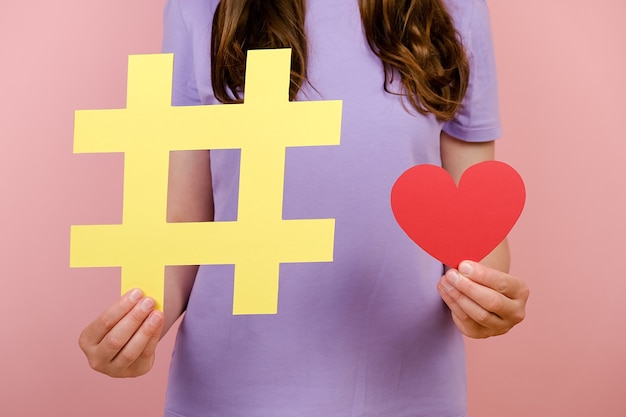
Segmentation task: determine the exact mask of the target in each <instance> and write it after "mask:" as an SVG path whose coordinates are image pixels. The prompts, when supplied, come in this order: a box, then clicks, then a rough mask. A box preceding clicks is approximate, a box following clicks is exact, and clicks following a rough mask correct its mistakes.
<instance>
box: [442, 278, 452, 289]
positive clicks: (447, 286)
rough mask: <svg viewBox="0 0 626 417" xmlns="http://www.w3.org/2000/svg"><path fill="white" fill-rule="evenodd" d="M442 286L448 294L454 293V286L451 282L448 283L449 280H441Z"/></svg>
mask: <svg viewBox="0 0 626 417" xmlns="http://www.w3.org/2000/svg"><path fill="white" fill-rule="evenodd" d="M441 286H442V287H443V289H444V290H445V291H446V292H450V291H452V290H453V289H454V287H453V286H452V285H450V282H449V281H448V279H447V278H446V279H442V280H441Z"/></svg>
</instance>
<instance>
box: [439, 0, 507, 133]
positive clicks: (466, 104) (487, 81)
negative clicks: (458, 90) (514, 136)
mask: <svg viewBox="0 0 626 417" xmlns="http://www.w3.org/2000/svg"><path fill="white" fill-rule="evenodd" d="M470 3H472V4H473V7H472V8H471V9H470V10H468V11H467V15H465V16H459V17H460V19H455V22H456V23H457V30H458V31H459V33H460V35H461V41H462V42H463V45H464V47H465V50H466V52H467V55H468V59H469V63H470V78H469V86H468V89H467V93H466V94H465V98H464V99H463V104H462V106H461V108H460V110H459V111H458V112H457V114H456V115H455V117H454V119H452V120H450V121H448V122H446V123H445V124H444V126H443V131H444V132H446V133H448V134H449V135H451V136H453V137H455V138H457V139H461V140H464V141H468V142H485V141H490V140H493V139H497V138H498V137H500V135H501V134H502V127H501V123H500V112H499V108H498V87H497V77H496V64H495V57H494V49H493V40H492V36H491V26H490V22H489V10H488V7H487V3H486V2H485V0H475V1H472V2H470ZM453 17H454V13H453ZM459 23H460V24H459Z"/></svg>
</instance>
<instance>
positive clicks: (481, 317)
mask: <svg viewBox="0 0 626 417" xmlns="http://www.w3.org/2000/svg"><path fill="white" fill-rule="evenodd" d="M437 289H438V290H439V293H440V294H441V298H443V301H445V303H446V304H447V305H448V307H450V311H452V318H453V320H454V322H455V323H456V325H457V327H458V328H459V330H461V332H462V333H463V334H464V335H466V336H468V337H472V338H475V339H481V338H486V337H490V336H497V335H501V334H504V333H506V332H508V331H509V330H511V328H513V326H515V325H516V324H518V323H520V322H521V321H522V320H523V319H524V316H525V314H526V301H527V300H528V295H529V290H528V287H527V286H526V284H525V283H524V282H523V281H522V280H521V279H519V278H517V277H515V276H513V275H510V274H507V273H506V272H502V271H498V270H496V269H492V268H489V267H487V266H485V265H481V264H479V263H477V262H471V261H463V262H461V264H460V265H459V269H458V270H456V269H450V270H448V271H447V272H446V273H445V275H444V276H442V277H441V280H440V281H439V284H438V285H437Z"/></svg>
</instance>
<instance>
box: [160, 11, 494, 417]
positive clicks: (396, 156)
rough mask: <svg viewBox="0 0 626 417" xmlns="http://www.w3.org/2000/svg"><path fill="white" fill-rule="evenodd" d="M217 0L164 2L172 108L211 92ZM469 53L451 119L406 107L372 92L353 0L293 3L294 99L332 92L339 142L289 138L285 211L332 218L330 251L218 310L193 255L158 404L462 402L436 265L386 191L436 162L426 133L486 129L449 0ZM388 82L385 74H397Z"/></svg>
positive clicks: (376, 69)
mask: <svg viewBox="0 0 626 417" xmlns="http://www.w3.org/2000/svg"><path fill="white" fill-rule="evenodd" d="M216 4H217V0H170V1H169V2H168V4H167V6H166V10H165V40H164V48H163V49H164V51H165V52H174V53H175V64H174V65H175V67H174V97H173V103H174V104H175V105H195V104H215V103H216V100H215V98H214V96H213V93H212V89H211V76H210V63H209V48H210V36H211V22H212V17H213V11H214V10H215V7H216ZM448 5H449V9H450V12H451V13H452V15H453V17H454V19H455V23H456V25H457V29H458V31H459V32H460V34H461V36H462V40H463V42H464V44H465V46H466V48H467V50H468V53H469V56H470V62H471V65H472V67H471V68H472V75H471V80H470V88H469V91H468V93H467V96H466V98H465V105H464V107H463V109H462V110H461V111H460V112H459V113H458V115H457V117H456V118H455V120H454V121H452V122H448V123H446V124H442V123H441V122H439V121H437V120H436V119H435V118H434V117H431V116H423V115H419V114H417V113H416V112H414V111H413V112H411V113H409V112H407V111H406V110H405V108H404V107H403V105H402V102H401V100H400V99H399V98H398V97H397V96H395V95H392V94H389V93H386V92H385V91H384V89H383V77H384V75H383V68H382V64H381V62H380V61H379V59H378V58H376V56H375V55H374V54H373V53H372V52H371V50H370V48H369V46H368V44H367V41H366V39H365V37H364V35H363V29H362V25H361V18H360V14H359V9H358V2H357V0H351V1H338V0H308V1H307V17H306V30H307V34H308V38H309V48H310V49H309V51H310V54H309V67H308V71H309V72H308V73H309V81H310V84H311V86H312V87H311V86H309V85H306V86H305V87H304V88H303V90H302V91H301V93H300V94H299V99H300V100H343V120H342V133H341V145H339V146H320V147H306V148H289V149H288V150H287V159H286V167H285V192H284V207H283V210H284V216H283V217H284V218H285V219H324V218H334V219H336V223H335V224H336V226H335V250H334V261H333V262H326V263H301V264H283V265H281V267H280V291H279V305H278V314H277V315H260V316H250V315H242V316H233V315H232V300H233V271H234V267H233V266H230V265H208V266H202V267H201V268H200V270H199V273H198V276H197V278H196V281H195V284H194V287H193V291H192V293H191V297H190V300H189V306H188V308H187V312H186V314H185V317H184V320H183V322H182V324H181V327H180V330H179V333H178V336H177V340H176V346H175V349H174V353H173V357H172V365H171V371H170V379H169V386H168V391H167V400H166V411H165V415H166V416H168V417H175V416H177V417H179V416H184V417H212V416H219V417H296V416H297V417H348V416H350V417H364V416H368V417H377V416H380V417H391V416H393V417H405V416H437V417H440V416H441V417H443V416H446V417H459V416H465V415H466V388H465V360H464V350H463V340H462V337H461V335H460V333H459V332H458V330H457V329H456V328H455V326H454V324H453V322H452V320H451V317H450V311H449V310H448V308H447V307H446V306H445V304H444V303H443V301H442V300H441V298H440V296H439V295H438V293H437V289H436V284H437V281H438V280H439V278H440V276H441V273H442V265H441V264H440V263H439V262H437V261H436V260H434V259H432V258H431V257H430V256H428V255H427V254H425V253H424V252H422V251H421V250H420V249H419V248H418V247H417V246H416V245H415V244H414V243H413V242H412V241H411V240H410V239H409V238H408V237H407V236H406V235H405V234H404V232H403V231H402V230H401V229H400V228H399V226H398V225H397V224H396V223H395V220H394V218H393V214H392V212H391V207H390V203H389V194H390V190H391V187H392V185H393V183H394V181H395V180H396V178H397V177H398V176H399V175H400V174H401V173H402V172H403V171H404V170H406V169H408V168H409V167H411V166H413V165H416V164H424V163H428V164H435V165H440V164H441V160H440V152H439V138H440V133H441V130H442V129H443V130H445V131H446V132H448V133H449V134H451V135H452V136H455V137H457V138H459V139H462V140H466V141H487V140H492V139H495V138H496V137H498V136H499V134H500V123H499V116H498V109H497V91H496V82H495V68H494V60H493V48H492V42H491V34H490V29H489V16H488V10H487V6H486V4H485V1H484V0H449V1H448ZM396 87H397V86H396ZM239 155H240V154H239V151H237V150H220V151H211V165H212V166H211V168H212V175H213V190H214V199H215V220H216V221H223V220H233V219H235V218H236V211H237V190H238V178H239V175H238V170H239Z"/></svg>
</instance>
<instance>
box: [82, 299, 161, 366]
mask: <svg viewBox="0 0 626 417" xmlns="http://www.w3.org/2000/svg"><path fill="white" fill-rule="evenodd" d="M154 306H155V304H154V300H153V299H151V298H149V297H144V296H143V294H142V292H141V290H139V289H134V290H131V291H129V292H127V293H126V294H124V295H123V296H122V297H121V298H120V299H119V300H118V301H117V302H116V303H115V304H113V305H112V306H111V307H109V308H108V309H107V310H106V311H104V312H103V313H102V314H101V315H100V316H99V317H98V318H96V319H95V320H94V321H93V322H91V324H89V325H88V326H87V327H86V328H85V329H84V330H83V331H82V333H81V334H80V337H79V339H78V345H79V346H80V348H81V349H82V350H83V352H84V353H85V356H87V360H88V361H89V366H91V368H93V369H94V370H96V371H98V372H102V373H103V374H106V375H109V376H112V377H116V378H125V377H135V376H140V375H143V374H145V373H147V372H148V371H149V370H150V369H151V368H152V365H153V363H154V357H155V350H156V346H157V343H158V342H159V339H160V337H161V332H162V331H163V323H164V316H163V313H162V312H161V311H158V310H155V309H154Z"/></svg>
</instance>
